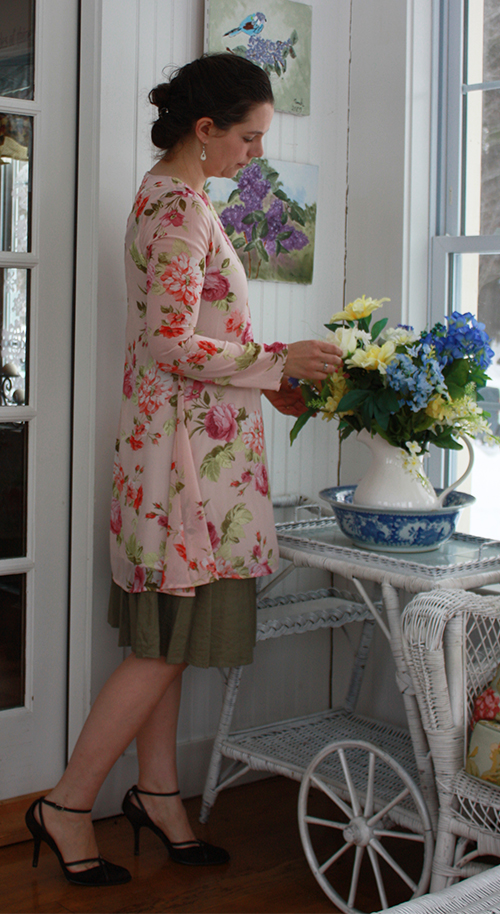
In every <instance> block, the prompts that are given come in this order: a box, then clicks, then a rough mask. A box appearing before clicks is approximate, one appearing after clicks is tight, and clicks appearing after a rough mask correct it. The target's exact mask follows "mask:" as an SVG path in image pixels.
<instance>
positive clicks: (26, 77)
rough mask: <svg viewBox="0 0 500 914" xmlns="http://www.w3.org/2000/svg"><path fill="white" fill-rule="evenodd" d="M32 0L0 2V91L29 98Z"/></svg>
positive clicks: (33, 53)
mask: <svg viewBox="0 0 500 914" xmlns="http://www.w3.org/2000/svg"><path fill="white" fill-rule="evenodd" d="M34 42H35V3H34V0H2V2H1V3H0V95H4V96H8V97H10V98H33V92H34V79H33V76H34V57H35V52H34V48H35V45H34Z"/></svg>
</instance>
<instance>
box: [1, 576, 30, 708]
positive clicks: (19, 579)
mask: <svg viewBox="0 0 500 914" xmlns="http://www.w3.org/2000/svg"><path fill="white" fill-rule="evenodd" d="M25 628H26V576H25V575H23V574H6V575H3V577H0V632H1V637H0V711H5V710H6V709H7V708H19V707H22V705H23V704H24V673H25V669H24V666H25V661H24V657H25V651H24V638H25Z"/></svg>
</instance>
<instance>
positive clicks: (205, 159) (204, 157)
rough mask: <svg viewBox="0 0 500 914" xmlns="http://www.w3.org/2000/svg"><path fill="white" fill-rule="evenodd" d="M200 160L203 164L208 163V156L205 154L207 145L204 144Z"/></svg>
mask: <svg viewBox="0 0 500 914" xmlns="http://www.w3.org/2000/svg"><path fill="white" fill-rule="evenodd" d="M200 159H201V161H202V162H206V161H207V154H206V152H205V144H203V149H202V150H201V156H200Z"/></svg>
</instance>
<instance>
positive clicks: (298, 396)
mask: <svg viewBox="0 0 500 914" xmlns="http://www.w3.org/2000/svg"><path fill="white" fill-rule="evenodd" d="M262 393H263V394H264V396H265V397H266V398H267V399H268V400H269V402H270V403H272V405H273V406H274V408H275V409H277V410H278V412H280V413H283V415H285V416H301V415H302V413H305V412H306V411H307V406H306V404H305V403H304V398H303V396H302V393H301V391H300V387H296V388H293V387H290V385H289V384H288V382H287V381H283V383H282V385H281V387H280V389H279V390H263V391H262Z"/></svg>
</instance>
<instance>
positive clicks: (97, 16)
mask: <svg viewBox="0 0 500 914" xmlns="http://www.w3.org/2000/svg"><path fill="white" fill-rule="evenodd" d="M80 16H81V20H80V110H79V125H78V132H79V153H78V178H77V180H78V189H77V226H76V231H77V236H76V237H77V252H76V282H75V345H74V353H75V355H74V395H73V468H72V520H71V559H70V560H71V584H70V623H69V624H70V630H69V678H68V754H70V753H71V751H72V749H73V747H74V744H75V742H76V739H77V738H78V734H79V732H80V730H81V728H82V726H83V723H84V722H85V719H86V717H87V715H88V712H89V710H90V702H91V660H92V644H91V638H92V583H93V569H92V564H93V539H94V536H93V529H94V478H95V421H96V362H97V356H96V352H97V329H96V328H97V279H98V274H97V268H98V228H99V225H98V217H99V210H98V205H99V196H98V194H99V126H100V122H99V118H100V93H101V80H100V73H101V21H102V0H84V2H82V0H80Z"/></svg>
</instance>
